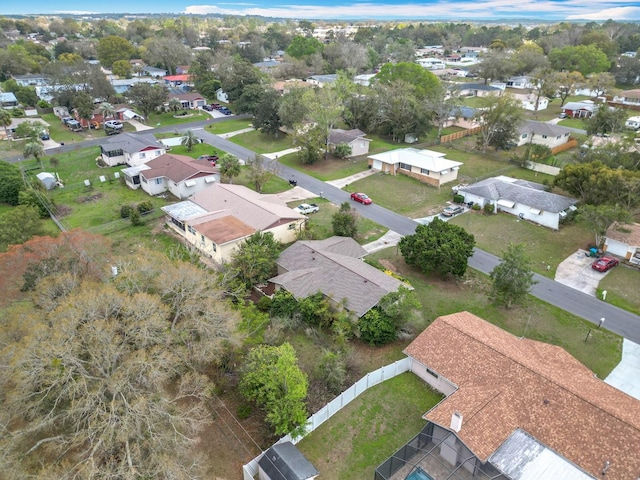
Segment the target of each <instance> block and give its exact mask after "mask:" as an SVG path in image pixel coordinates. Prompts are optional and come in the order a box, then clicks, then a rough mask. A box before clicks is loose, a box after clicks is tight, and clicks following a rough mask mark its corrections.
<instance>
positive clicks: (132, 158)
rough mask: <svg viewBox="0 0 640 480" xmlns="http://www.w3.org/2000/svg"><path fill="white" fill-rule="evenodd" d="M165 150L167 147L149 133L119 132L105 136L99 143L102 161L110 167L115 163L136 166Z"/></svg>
mask: <svg viewBox="0 0 640 480" xmlns="http://www.w3.org/2000/svg"><path fill="white" fill-rule="evenodd" d="M166 151H167V147H165V146H164V145H163V144H162V143H161V142H159V141H158V140H156V138H155V137H154V136H153V135H151V134H140V133H139V134H136V135H133V134H130V133H126V132H125V133H120V134H119V135H115V136H113V137H109V138H107V139H106V140H105V141H104V142H103V143H102V144H101V145H100V154H101V156H102V161H103V162H104V163H106V164H107V165H109V166H110V167H113V166H115V165H129V166H130V167H137V166H140V165H143V164H144V163H146V162H148V161H149V160H151V159H154V158H156V157H159V156H160V155H162V154H164V153H165V152H166Z"/></svg>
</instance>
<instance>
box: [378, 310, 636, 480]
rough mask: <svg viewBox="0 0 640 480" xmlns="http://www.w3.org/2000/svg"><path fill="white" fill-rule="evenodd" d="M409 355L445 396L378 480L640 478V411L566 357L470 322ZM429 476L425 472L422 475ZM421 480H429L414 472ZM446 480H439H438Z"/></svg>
mask: <svg viewBox="0 0 640 480" xmlns="http://www.w3.org/2000/svg"><path fill="white" fill-rule="evenodd" d="M404 353H405V354H406V355H407V356H408V357H409V358H410V361H411V366H410V369H411V371H412V372H413V373H415V374H416V375H418V376H419V377H420V378H421V379H423V380H424V381H425V382H426V383H427V384H429V385H430V386H431V387H433V388H434V389H436V390H438V391H440V392H441V393H443V394H444V395H445V398H444V400H442V401H441V402H440V403H439V404H438V405H436V406H435V407H434V408H432V409H431V410H429V411H428V412H426V413H425V414H424V415H423V417H422V418H423V419H424V420H426V421H427V424H426V425H425V427H424V428H423V429H422V431H421V432H420V433H419V434H418V435H417V436H415V437H414V438H413V439H412V440H411V441H410V442H408V443H407V444H405V445H404V446H403V447H402V448H400V449H399V450H398V451H397V452H396V453H395V454H394V455H393V456H392V457H391V458H390V459H388V460H387V461H386V462H384V463H383V464H382V465H380V466H379V467H378V468H377V469H376V474H375V478H376V479H377V480H396V479H398V480H399V479H403V480H404V479H405V478H416V479H418V478H420V479H422V478H432V477H431V476H429V473H430V472H431V473H432V474H433V478H478V479H482V480H489V479H493V480H498V479H499V480H542V479H544V480H559V479H562V480H595V479H607V480H629V479H636V478H638V475H639V474H640V455H638V452H640V401H638V400H636V399H635V398H633V397H631V396H629V395H627V394H625V393H623V392H621V391H619V390H617V389H615V388H614V387H612V386H610V385H607V384H606V383H605V382H603V381H602V380H601V379H599V378H597V376H596V375H594V373H593V372H592V371H590V370H589V369H588V368H586V367H585V366H584V365H582V364H581V363H580V362H579V361H578V360H576V359H575V358H574V357H572V356H571V355H570V354H569V353H567V352H566V351H565V350H564V349H562V348H561V347H558V346H555V345H549V344H546V343H542V342H539V341H535V340H530V339H528V338H526V337H521V336H515V335H512V334H511V333H508V332H506V331H504V330H502V329H501V328H499V327H497V326H495V325H492V324H490V323H488V322H486V321H485V320H483V319H481V318H479V317H477V316H475V315H473V314H471V313H469V312H459V313H454V314H451V315H446V316H443V317H439V318H437V319H436V320H434V321H433V323H432V324H431V325H429V327H427V328H426V329H425V330H424V331H423V332H422V333H421V334H420V335H419V336H418V337H416V339H415V340H414V341H413V342H411V344H409V346H408V347H407V348H406V349H405V350H404ZM418 469H420V470H418ZM416 470H418V471H422V472H424V473H426V475H424V476H419V475H413V476H412V477H409V475H410V472H414V471H416ZM436 475H437V476H436Z"/></svg>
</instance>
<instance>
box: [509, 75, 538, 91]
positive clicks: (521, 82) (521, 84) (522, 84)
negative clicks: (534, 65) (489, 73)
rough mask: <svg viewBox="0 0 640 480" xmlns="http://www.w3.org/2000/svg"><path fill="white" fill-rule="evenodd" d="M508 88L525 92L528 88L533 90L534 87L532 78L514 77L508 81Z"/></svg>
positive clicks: (525, 76)
mask: <svg viewBox="0 0 640 480" xmlns="http://www.w3.org/2000/svg"><path fill="white" fill-rule="evenodd" d="M506 83H507V87H509V88H517V89H518V90H524V89H527V88H533V87H534V85H533V84H532V83H531V77H529V76H528V75H521V76H514V77H511V78H509V79H508V80H507V82H506Z"/></svg>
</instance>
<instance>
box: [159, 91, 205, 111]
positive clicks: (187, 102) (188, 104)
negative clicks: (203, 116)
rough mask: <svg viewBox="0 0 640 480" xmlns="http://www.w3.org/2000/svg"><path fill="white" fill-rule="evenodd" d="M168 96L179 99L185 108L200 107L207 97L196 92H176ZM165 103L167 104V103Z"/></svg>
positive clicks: (203, 104)
mask: <svg viewBox="0 0 640 480" xmlns="http://www.w3.org/2000/svg"><path fill="white" fill-rule="evenodd" d="M169 98H170V99H171V98H177V99H178V100H180V104H181V105H182V108H185V109H195V108H202V107H204V106H205V105H206V104H207V99H206V98H204V97H203V96H202V95H200V94H199V93H198V92H191V93H178V94H176V95H170V96H169ZM165 105H168V103H167V104H165Z"/></svg>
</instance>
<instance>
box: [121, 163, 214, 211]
mask: <svg viewBox="0 0 640 480" xmlns="http://www.w3.org/2000/svg"><path fill="white" fill-rule="evenodd" d="M122 173H123V174H124V179H125V183H126V184H127V186H128V187H129V188H132V189H134V190H137V189H138V188H142V190H144V191H145V192H147V193H148V194H149V195H159V194H161V193H164V192H167V191H168V192H171V193H172V194H173V196H175V197H177V198H179V199H180V200H184V199H185V198H188V197H190V196H192V195H193V194H194V193H196V192H198V191H200V190H202V189H203V188H205V187H207V186H209V185H210V184H211V183H214V182H219V181H220V174H219V173H218V169H217V168H216V167H213V166H211V163H209V162H208V161H207V160H194V159H193V158H191V157H187V156H185V155H175V154H171V153H164V154H162V155H160V156H159V157H156V158H154V159H153V160H149V161H148V162H145V163H143V164H142V165H138V166H136V167H129V168H125V169H123V170H122Z"/></svg>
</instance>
